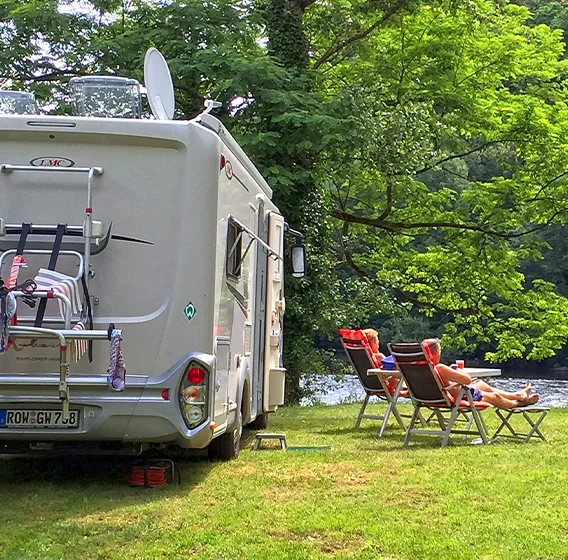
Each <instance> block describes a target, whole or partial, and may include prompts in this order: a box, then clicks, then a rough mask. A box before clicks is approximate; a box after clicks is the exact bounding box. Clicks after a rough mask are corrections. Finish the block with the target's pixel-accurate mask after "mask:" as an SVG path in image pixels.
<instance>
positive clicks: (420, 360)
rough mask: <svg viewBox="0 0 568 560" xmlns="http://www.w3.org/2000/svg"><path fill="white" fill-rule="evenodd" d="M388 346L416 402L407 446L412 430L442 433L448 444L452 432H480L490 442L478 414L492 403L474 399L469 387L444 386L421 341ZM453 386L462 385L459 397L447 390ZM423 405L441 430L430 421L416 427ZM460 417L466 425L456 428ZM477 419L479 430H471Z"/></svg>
mask: <svg viewBox="0 0 568 560" xmlns="http://www.w3.org/2000/svg"><path fill="white" fill-rule="evenodd" d="M388 346H389V350H390V352H391V355H392V356H393V357H394V360H395V362H396V364H397V367H398V370H399V371H400V373H401V376H402V379H404V381H405V383H406V386H407V387H408V392H409V394H410V398H411V400H412V403H413V404H414V413H413V415H412V418H411V420H410V425H409V426H408V429H407V430H406V435H405V437H404V445H405V446H406V445H408V443H409V442H410V438H411V436H412V434H423V435H435V436H443V438H442V447H445V446H446V445H447V444H448V441H449V438H450V434H463V435H465V437H467V436H468V435H478V436H480V437H481V440H482V441H483V443H489V439H488V437H487V428H486V426H485V422H484V421H483V419H482V417H481V415H480V414H479V411H480V410H484V409H486V408H489V407H490V405H489V404H488V403H485V402H475V401H473V399H472V396H471V393H470V391H468V390H467V388H466V387H465V386H463V385H459V384H455V385H451V386H448V387H444V386H443V385H442V382H441V379H440V377H439V375H438V374H437V372H436V370H435V369H434V364H433V363H432V361H431V360H430V359H429V358H428V354H427V353H426V351H425V349H424V348H423V347H422V345H421V344H420V343H410V344H407V343H401V344H389V345H388ZM452 388H459V393H458V396H457V398H454V397H453V396H452V395H451V394H450V393H449V391H448V390H449V389H452ZM421 408H427V409H428V410H430V411H432V412H433V413H434V414H433V416H434V417H435V418H436V419H437V420H438V424H439V427H440V429H439V430H435V429H433V427H432V426H431V425H430V423H428V425H427V426H423V427H422V428H415V424H416V421H417V420H418V419H419V415H420V409H421ZM429 420H430V419H429ZM458 420H459V421H462V422H465V424H466V426H465V429H456V428H455V424H456V422H457V421H458ZM474 422H475V426H476V428H477V431H475V430H473V431H472V425H473V423H474Z"/></svg>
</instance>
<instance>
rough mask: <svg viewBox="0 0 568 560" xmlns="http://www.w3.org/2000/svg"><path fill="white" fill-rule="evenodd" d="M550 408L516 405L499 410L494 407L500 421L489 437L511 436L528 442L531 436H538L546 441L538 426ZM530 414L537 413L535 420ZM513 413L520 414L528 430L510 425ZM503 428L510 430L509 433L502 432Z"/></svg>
mask: <svg viewBox="0 0 568 560" xmlns="http://www.w3.org/2000/svg"><path fill="white" fill-rule="evenodd" d="M549 410H550V409H549V408H547V407H545V406H518V407H516V408H511V409H509V410H501V409H499V408H496V409H495V413H496V414H497V416H498V417H499V420H500V421H501V423H500V424H499V427H498V428H497V430H496V431H495V433H494V434H493V437H492V438H491V439H496V438H497V437H504V438H511V439H516V440H522V443H528V441H529V440H530V439H531V438H532V437H535V436H536V437H538V438H540V439H541V440H542V441H546V438H545V437H544V435H543V433H542V432H541V431H540V429H539V426H540V424H541V422H542V421H543V420H544V419H545V417H546V415H547V414H548V411H549ZM531 414H535V415H536V414H538V417H537V419H536V421H533V419H532V418H531V417H530V415H531ZM514 415H521V416H522V417H523V418H524V419H525V420H526V421H527V423H528V424H529V426H530V430H529V431H528V432H526V433H522V432H518V431H517V430H516V429H515V428H514V427H513V425H512V423H511V420H512V418H513V416H514ZM505 428H506V429H507V430H508V431H509V432H510V433H509V434H505V433H503V430H505Z"/></svg>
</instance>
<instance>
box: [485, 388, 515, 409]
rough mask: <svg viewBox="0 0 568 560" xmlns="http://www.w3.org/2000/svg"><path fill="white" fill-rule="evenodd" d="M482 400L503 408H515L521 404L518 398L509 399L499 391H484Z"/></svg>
mask: <svg viewBox="0 0 568 560" xmlns="http://www.w3.org/2000/svg"><path fill="white" fill-rule="evenodd" d="M481 400H482V401H484V402H486V403H489V404H491V405H493V406H494V407H496V408H503V409H505V410H508V409H509V408H515V407H517V406H520V405H521V403H520V402H519V401H517V400H516V399H507V398H505V397H503V396H502V395H499V394H498V393H491V392H489V393H485V392H484V393H483V397H482V398H481Z"/></svg>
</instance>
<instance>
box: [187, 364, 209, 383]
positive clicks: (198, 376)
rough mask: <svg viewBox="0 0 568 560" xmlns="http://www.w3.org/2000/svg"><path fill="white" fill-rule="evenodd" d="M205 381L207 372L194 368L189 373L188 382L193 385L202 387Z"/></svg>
mask: <svg viewBox="0 0 568 560" xmlns="http://www.w3.org/2000/svg"><path fill="white" fill-rule="evenodd" d="M204 379H205V372H204V371H203V370H202V369H201V368H198V367H192V368H191V369H190V370H188V372H187V380H188V381H189V382H190V383H191V384H192V385H200V384H201V383H203V380H204Z"/></svg>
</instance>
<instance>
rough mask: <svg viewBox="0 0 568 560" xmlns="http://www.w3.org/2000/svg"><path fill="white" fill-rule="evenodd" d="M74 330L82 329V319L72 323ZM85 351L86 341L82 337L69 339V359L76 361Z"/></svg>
mask: <svg viewBox="0 0 568 560" xmlns="http://www.w3.org/2000/svg"><path fill="white" fill-rule="evenodd" d="M73 330H74V331H84V330H85V323H84V322H83V321H77V324H76V325H73ZM86 351H87V341H86V340H85V339H82V338H73V339H71V359H72V360H74V361H75V362H78V361H79V360H80V359H81V358H82V357H83V354H84V353H85V352H86Z"/></svg>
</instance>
